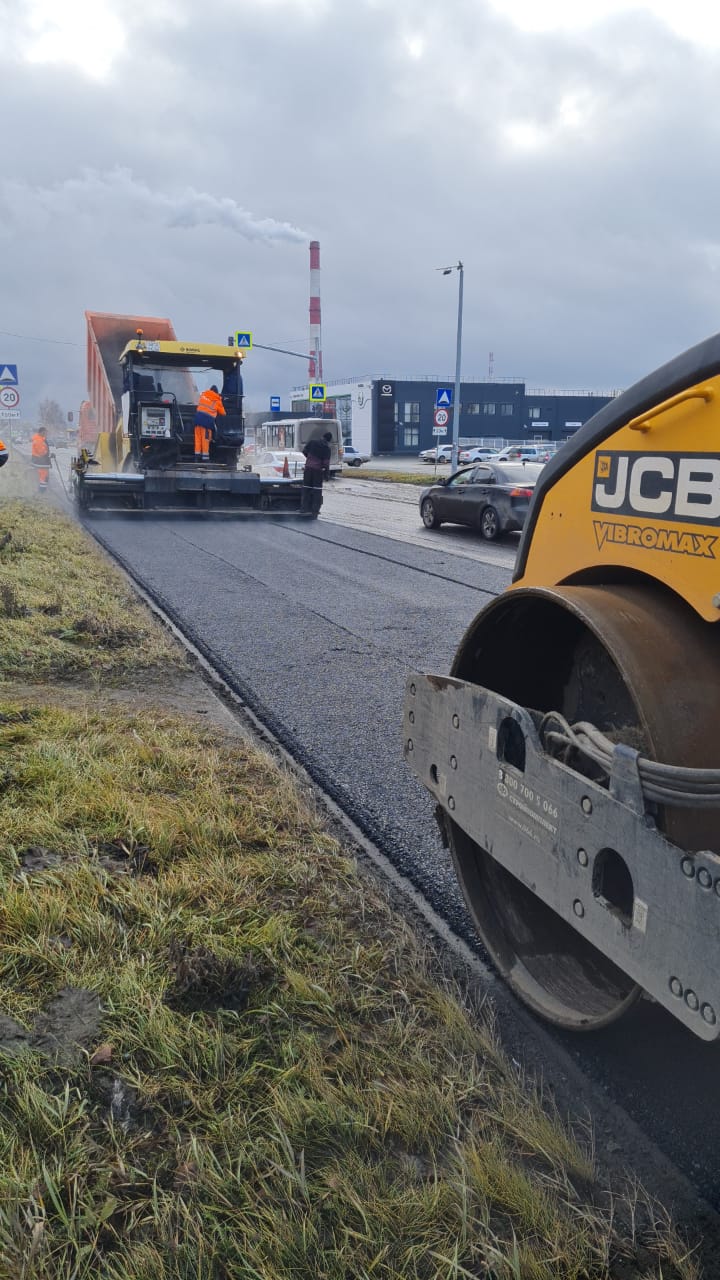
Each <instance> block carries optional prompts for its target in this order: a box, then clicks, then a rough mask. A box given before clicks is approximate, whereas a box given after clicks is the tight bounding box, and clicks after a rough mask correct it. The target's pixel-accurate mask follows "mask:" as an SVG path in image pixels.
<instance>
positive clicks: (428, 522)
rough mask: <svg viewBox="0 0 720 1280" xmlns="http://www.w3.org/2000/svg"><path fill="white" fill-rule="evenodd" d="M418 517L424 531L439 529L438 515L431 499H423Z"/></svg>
mask: <svg viewBox="0 0 720 1280" xmlns="http://www.w3.org/2000/svg"><path fill="white" fill-rule="evenodd" d="M420 515H421V516H422V522H423V524H424V525H425V528H426V529H439V528H440V525H441V523H442V522H441V521H440V520H439V519H438V513H437V511H436V510H435V503H434V502H433V500H432V498H425V500H424V502H423V504H422V506H421V508H420Z"/></svg>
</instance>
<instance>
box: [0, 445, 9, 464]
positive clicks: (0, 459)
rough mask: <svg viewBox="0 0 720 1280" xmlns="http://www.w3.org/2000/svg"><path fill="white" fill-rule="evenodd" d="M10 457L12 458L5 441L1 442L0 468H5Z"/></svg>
mask: <svg viewBox="0 0 720 1280" xmlns="http://www.w3.org/2000/svg"><path fill="white" fill-rule="evenodd" d="M9 457H10V454H9V453H8V447H7V445H6V444H5V443H4V441H2V440H0V467H4V466H5V463H6V462H7V460H8V458H9Z"/></svg>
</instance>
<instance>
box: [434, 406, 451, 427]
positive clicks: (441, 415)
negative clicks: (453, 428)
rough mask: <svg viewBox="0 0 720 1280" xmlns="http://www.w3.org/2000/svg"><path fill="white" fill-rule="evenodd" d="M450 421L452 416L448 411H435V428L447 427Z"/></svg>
mask: <svg viewBox="0 0 720 1280" xmlns="http://www.w3.org/2000/svg"><path fill="white" fill-rule="evenodd" d="M449 420H450V414H449V413H448V411H447V409H436V410H435V426H436V427H446V426H447V424H448V422H449Z"/></svg>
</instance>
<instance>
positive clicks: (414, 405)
mask: <svg viewBox="0 0 720 1280" xmlns="http://www.w3.org/2000/svg"><path fill="white" fill-rule="evenodd" d="M404 421H405V422H419V421H420V405H419V403H418V401H416V400H406V401H405V418H404Z"/></svg>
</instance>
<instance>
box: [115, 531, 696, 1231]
mask: <svg viewBox="0 0 720 1280" xmlns="http://www.w3.org/2000/svg"><path fill="white" fill-rule="evenodd" d="M92 528H93V531H94V532H96V534H97V535H98V536H99V538H100V539H101V541H102V542H104V543H105V544H106V545H107V547H108V549H109V550H110V551H111V552H112V553H113V554H114V555H116V556H117V557H118V558H119V559H120V561H121V562H122V563H124V564H125V565H126V567H127V568H128V569H129V571H130V572H131V573H132V574H133V575H134V576H135V577H136V578H137V579H138V580H139V581H140V582H141V583H142V584H143V586H144V587H145V588H146V589H147V590H148V591H149V592H150V593H151V594H152V595H153V596H154V597H155V598H156V599H157V600H158V602H159V603H160V604H161V605H162V606H163V608H164V609H165V610H166V611H167V612H168V613H169V615H170V616H171V617H172V618H173V619H174V620H175V621H176V622H177V623H178V624H179V625H180V626H181V628H182V629H183V630H184V631H185V633H186V634H188V635H189V636H190V638H191V639H193V640H194V642H195V643H196V644H197V645H198V647H200V648H201V650H203V651H204V653H205V654H206V655H207V656H209V657H210V659H211V661H212V662H213V663H214V664H215V665H216V666H217V667H218V668H219V669H220V670H221V671H222V673H223V675H224V676H225V677H226V678H227V679H228V681H229V682H230V683H231V684H232V685H233V686H234V687H235V688H236V690H237V691H238V692H239V693H240V694H241V695H242V696H243V697H244V698H245V699H246V701H247V702H248V703H249V705H250V706H251V707H252V709H253V710H254V711H255V712H256V714H258V715H259V717H260V718H261V719H262V720H263V721H264V722H265V723H266V724H267V725H268V727H269V728H270V729H272V730H273V732H274V733H275V734H276V735H277V736H278V737H279V738H280V740H281V741H282V742H283V743H284V745H285V746H286V747H288V748H289V750H290V751H291V752H292V754H293V755H294V756H295V757H296V758H297V759H298V760H299V761H300V762H301V763H302V764H303V765H304V766H305V767H306V768H307V769H308V771H309V772H310V773H311V774H312V775H313V776H314V777H315V778H316V780H317V781H318V782H319V783H320V784H321V785H322V786H323V787H324V788H325V789H326V790H327V791H328V792H329V793H330V794H331V795H332V796H333V797H334V798H335V799H336V800H337V801H339V803H340V804H341V805H342V807H343V808H344V809H345V810H346V812H348V813H349V815H350V816H351V817H353V818H354V819H355V821H356V822H358V824H359V825H360V826H361V827H362V828H363V829H364V830H365V832H366V833H367V834H368V835H369V836H370V837H371V839H373V840H374V841H375V842H376V843H377V844H378V845H379V846H380V847H381V848H382V849H383V851H384V852H385V853H386V854H387V855H388V856H389V857H390V858H391V859H392V861H393V862H394V864H395V865H396V866H397V868H398V870H400V871H401V872H402V873H404V874H405V875H406V876H408V877H409V878H410V879H411V880H412V881H413V883H414V884H415V885H416V886H417V887H418V888H419V889H420V890H421V891H422V892H423V893H424V894H425V895H426V897H427V898H428V899H429V901H430V902H431V903H432V905H433V906H434V907H435V909H436V910H437V911H438V912H440V913H441V914H442V915H443V916H444V918H445V919H447V921H448V922H449V923H450V924H451V926H452V927H453V928H454V929H455V930H456V932H458V933H459V934H461V935H462V936H463V937H465V938H466V939H469V940H472V939H473V932H472V926H471V924H470V921H469V919H468V916H467V912H466V910H465V906H464V903H463V901H462V898H461V895H460V892H459V889H458V887H457V883H456V881H455V877H454V873H453V871H452V867H451V864H450V859H449V855H448V854H447V853H446V852H445V851H444V850H443V848H442V846H441V843H440V839H439V836H438V832H437V828H436V826H435V822H434V818H433V812H432V809H433V806H432V803H431V801H430V799H429V797H428V796H427V794H426V793H425V792H424V791H423V789H422V788H421V787H420V785H419V784H418V783H417V782H416V781H415V780H414V778H413V777H412V776H411V774H410V773H409V771H408V770H407V768H406V767H405V765H404V763H403V760H402V755H401V715H402V703H403V696H404V687H405V680H406V676H407V673H408V670H409V669H410V668H411V667H413V666H418V667H421V668H423V669H425V670H435V671H439V672H447V671H448V669H449V666H450V663H451V660H452V657H453V654H454V652H455V649H456V648H457V645H458V642H459V640H460V638H461V636H462V634H463V632H464V630H465V628H466V626H467V625H468V623H469V622H470V621H471V619H472V618H473V617H474V616H475V614H476V613H477V612H478V610H479V609H480V608H481V607H482V606H483V605H484V604H485V603H486V602H487V601H488V600H490V599H491V598H492V596H494V595H495V594H497V593H498V592H499V591H501V590H503V589H504V588H505V587H506V586H507V584H508V582H509V580H510V571H509V569H508V570H505V569H502V568H496V567H491V566H489V565H486V564H482V563H478V562H476V561H473V560H470V559H467V558H461V557H459V556H454V555H453V554H452V552H451V550H448V549H445V548H444V547H443V546H442V536H440V537H439V538H438V545H439V549H438V550H437V551H434V550H433V551H428V550H425V549H420V548H417V547H415V546H411V545H408V544H405V543H400V542H395V541H391V540H389V539H386V538H382V537H378V536H375V535H372V534H366V533H360V532H358V531H354V530H350V529H347V528H345V527H342V526H340V525H336V524H332V523H330V522H329V521H324V520H323V521H319V522H317V523H316V524H313V525H307V524H301V523H300V522H296V521H289V522H286V523H281V522H273V521H267V520H266V521H262V520H250V519H247V520H242V519H241V520H205V519H188V520H179V519H178V518H177V517H172V518H151V519H148V518H139V519H137V520H135V519H133V518H125V517H114V516H112V517H105V518H96V519H94V520H93V522H92ZM446 545H447V544H446ZM528 644H529V646H531V644H532V637H528ZM530 658H531V652H530V650H529V660H530ZM556 1039H557V1040H558V1041H559V1042H560V1043H561V1044H563V1045H564V1047H565V1049H566V1050H567V1051H568V1052H569V1053H570V1054H571V1055H572V1056H573V1057H574V1058H575V1059H576V1060H577V1061H578V1063H579V1065H580V1066H581V1067H582V1069H583V1071H585V1072H586V1073H588V1074H589V1075H590V1076H591V1077H592V1078H593V1079H594V1080H595V1082H596V1084H597V1085H598V1086H599V1087H600V1088H601V1089H602V1090H604V1091H605V1092H606V1093H607V1095H608V1096H609V1097H610V1098H612V1099H614V1100H615V1101H617V1102H618V1103H619V1104H620V1105H621V1106H622V1107H623V1108H624V1109H625V1110H626V1111H627V1112H628V1113H629V1114H630V1115H631V1116H632V1117H633V1118H634V1119H635V1120H636V1121H637V1123H638V1125H639V1126H640V1127H641V1129H642V1130H643V1131H644V1132H645V1133H646V1134H647V1135H648V1136H649V1137H650V1138H652V1139H653V1140H654V1141H655V1142H656V1143H657V1144H658V1146H659V1147H660V1148H661V1150H663V1151H664V1152H665V1153H666V1154H667V1155H668V1156H669V1157H670V1159H671V1160H672V1161H673V1162H674V1163H675V1164H676V1165H677V1166H678V1167H679V1168H680V1169H681V1170H682V1171H683V1172H684V1173H685V1174H686V1176H688V1177H689V1179H690V1180H691V1181H692V1183H693V1184H694V1186H695V1187H696V1188H697V1189H698V1191H699V1192H700V1193H701V1194H702V1195H703V1196H705V1197H706V1198H707V1199H708V1200H709V1201H710V1203H712V1204H714V1205H716V1206H720V1111H719V1109H718V1108H717V1107H716V1106H715V1103H714V1099H715V1093H716V1090H717V1074H718V1068H719V1067H720V1046H719V1047H718V1048H715V1047H713V1046H706V1045H704V1044H702V1043H700V1042H698V1041H696V1040H695V1038H694V1037H692V1036H691V1035H690V1033H689V1032H687V1031H685V1030H684V1029H683V1028H682V1027H681V1026H680V1025H679V1024H677V1023H675V1021H674V1020H673V1019H671V1018H670V1016H669V1015H666V1014H665V1013H664V1012H662V1011H660V1010H659V1009H658V1008H657V1007H656V1006H652V1005H650V1004H649V1003H647V1002H642V1003H641V1004H640V1006H638V1010H637V1012H636V1013H634V1014H632V1015H630V1016H629V1017H627V1018H626V1019H624V1020H623V1021H621V1022H619V1023H616V1024H615V1025H614V1026H613V1027H611V1028H610V1029H608V1030H607V1031H605V1032H602V1033H596V1034H593V1035H592V1036H586V1037H582V1036H580V1037H579V1036H565V1035H558V1036H556Z"/></svg>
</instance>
